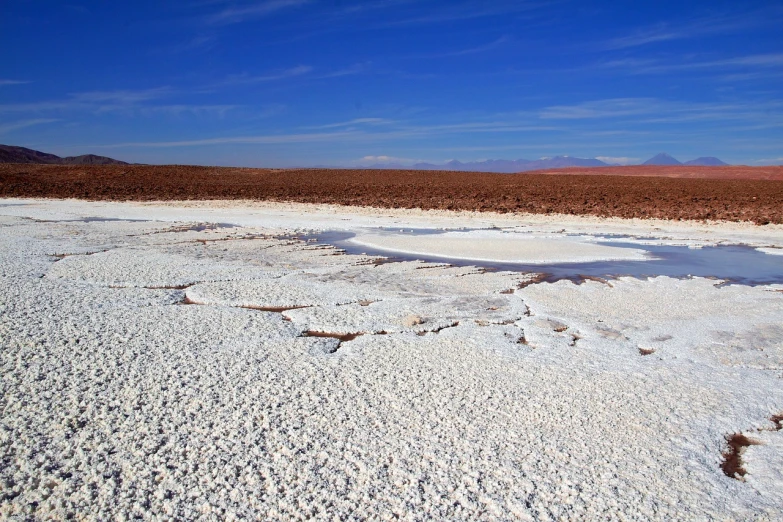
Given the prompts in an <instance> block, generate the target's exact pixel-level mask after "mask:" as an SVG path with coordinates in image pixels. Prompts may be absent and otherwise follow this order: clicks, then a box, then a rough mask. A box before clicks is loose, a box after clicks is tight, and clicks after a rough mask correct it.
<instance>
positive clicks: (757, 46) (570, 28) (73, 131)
mask: <svg viewBox="0 0 783 522" xmlns="http://www.w3.org/2000/svg"><path fill="white" fill-rule="evenodd" d="M0 15H1V16H0V48H2V49H3V53H2V55H1V56H0V143H5V144H13V145H22V146H26V147H31V148H35V149H38V150H44V151H47V152H53V153H55V154H60V155H70V154H83V153H87V152H91V153H95V154H102V155H107V156H112V157H116V158H118V159H123V160H126V161H133V162H144V163H186V164H207V165H238V166H240V165H241V166H309V165H317V164H328V165H359V164H368V163H374V162H384V161H400V162H402V163H412V162H415V161H429V162H442V161H445V160H449V159H458V160H460V161H473V160H481V159H486V158H504V159H517V158H525V159H537V158H540V157H544V156H555V155H571V156H579V157H599V158H612V160H610V161H616V162H626V163H634V162H639V161H644V160H645V159H647V158H648V157H650V156H652V155H653V154H655V153H657V152H661V151H666V152H668V153H670V154H672V155H674V156H675V157H677V158H679V159H680V160H688V159H693V158H695V157H697V156H717V157H719V158H721V159H723V160H724V161H727V162H730V163H743V164H749V165H759V164H783V30H781V27H783V1H777V2H752V1H745V2H736V1H731V2H726V1H723V2H722V1H710V2H698V1H689V2H683V1H681V0H680V1H677V2H670V1H657V2H584V1H568V0H563V1H552V2H537V1H523V0H522V1H506V0H494V1H489V0H487V1H483V2H482V1H462V0H454V1H450V2H441V1H428V0H367V1H363V2H359V1H354V0H322V1H318V0H310V1H308V0H237V1H225V0H193V1H181V2H174V1H171V2H157V1H146V0H138V1H135V2H104V1H101V2H79V1H78V0H73V2H69V1H68V0H65V1H58V2H53V1H49V2H46V1H36V0H4V1H3V2H2V6H0Z"/></svg>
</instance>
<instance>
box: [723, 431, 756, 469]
mask: <svg viewBox="0 0 783 522" xmlns="http://www.w3.org/2000/svg"><path fill="white" fill-rule="evenodd" d="M726 442H727V443H728V445H729V449H728V450H726V451H725V452H724V453H723V464H721V466H720V467H721V469H722V470H723V474H724V475H726V476H727V477H731V478H733V479H737V480H743V478H742V477H744V476H745V475H747V474H748V472H747V470H746V469H745V468H744V467H743V462H742V453H743V452H744V451H745V448H747V447H748V446H758V445H760V444H761V442H759V441H757V440H753V439H750V438H748V437H746V436H745V435H743V434H742V433H734V434H732V435H729V436H728V437H726Z"/></svg>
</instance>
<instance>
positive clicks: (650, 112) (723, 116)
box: [539, 98, 783, 125]
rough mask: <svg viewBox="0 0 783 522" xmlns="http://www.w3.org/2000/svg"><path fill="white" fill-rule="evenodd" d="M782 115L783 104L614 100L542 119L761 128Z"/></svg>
mask: <svg viewBox="0 0 783 522" xmlns="http://www.w3.org/2000/svg"><path fill="white" fill-rule="evenodd" d="M781 113H783V101H780V100H770V101H766V102H758V103H747V102H733V103H732V102H713V103H692V102H684V101H676V102H674V101H668V100H661V99H657V98H614V99H606V100H593V101H588V102H583V103H579V104H575V105H556V106H551V107H546V108H544V109H542V110H541V111H540V113H539V117H540V118H541V119H544V120H547V119H555V120H557V119H560V120H599V119H604V120H617V119H630V120H632V121H634V122H636V123H674V122H687V121H710V120H714V121H729V120H731V121H739V120H745V121H748V122H753V123H754V124H756V125H758V124H768V123H770V122H772V123H774V122H775V121H779V119H780V117H781V115H782V114H781Z"/></svg>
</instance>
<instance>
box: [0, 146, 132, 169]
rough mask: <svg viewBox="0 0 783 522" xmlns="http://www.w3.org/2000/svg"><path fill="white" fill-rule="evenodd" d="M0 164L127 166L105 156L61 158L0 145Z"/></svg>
mask: <svg viewBox="0 0 783 522" xmlns="http://www.w3.org/2000/svg"><path fill="white" fill-rule="evenodd" d="M0 163H45V164H50V165H128V163H126V162H124V161H119V160H116V159H112V158H107V157H106V156H96V155H95V154H84V155H82V156H67V157H65V158H61V157H60V156H55V155H54V154H47V153H46V152H41V151H38V150H33V149H27V148H25V147H14V146H12V145H0Z"/></svg>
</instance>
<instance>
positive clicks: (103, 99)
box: [70, 87, 171, 105]
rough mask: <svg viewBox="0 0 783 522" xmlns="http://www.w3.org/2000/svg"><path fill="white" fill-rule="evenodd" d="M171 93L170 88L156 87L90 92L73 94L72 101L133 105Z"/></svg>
mask: <svg viewBox="0 0 783 522" xmlns="http://www.w3.org/2000/svg"><path fill="white" fill-rule="evenodd" d="M170 92H171V89H170V88H169V87H156V88H154V89H143V90H138V91H133V90H115V91H88V92H77V93H71V95H70V96H71V99H72V100H73V101H75V102H77V103H79V102H83V103H112V104H121V105H131V104H134V103H139V102H144V101H149V100H153V99H156V98H160V97H162V96H165V95H167V94H169V93H170Z"/></svg>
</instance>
